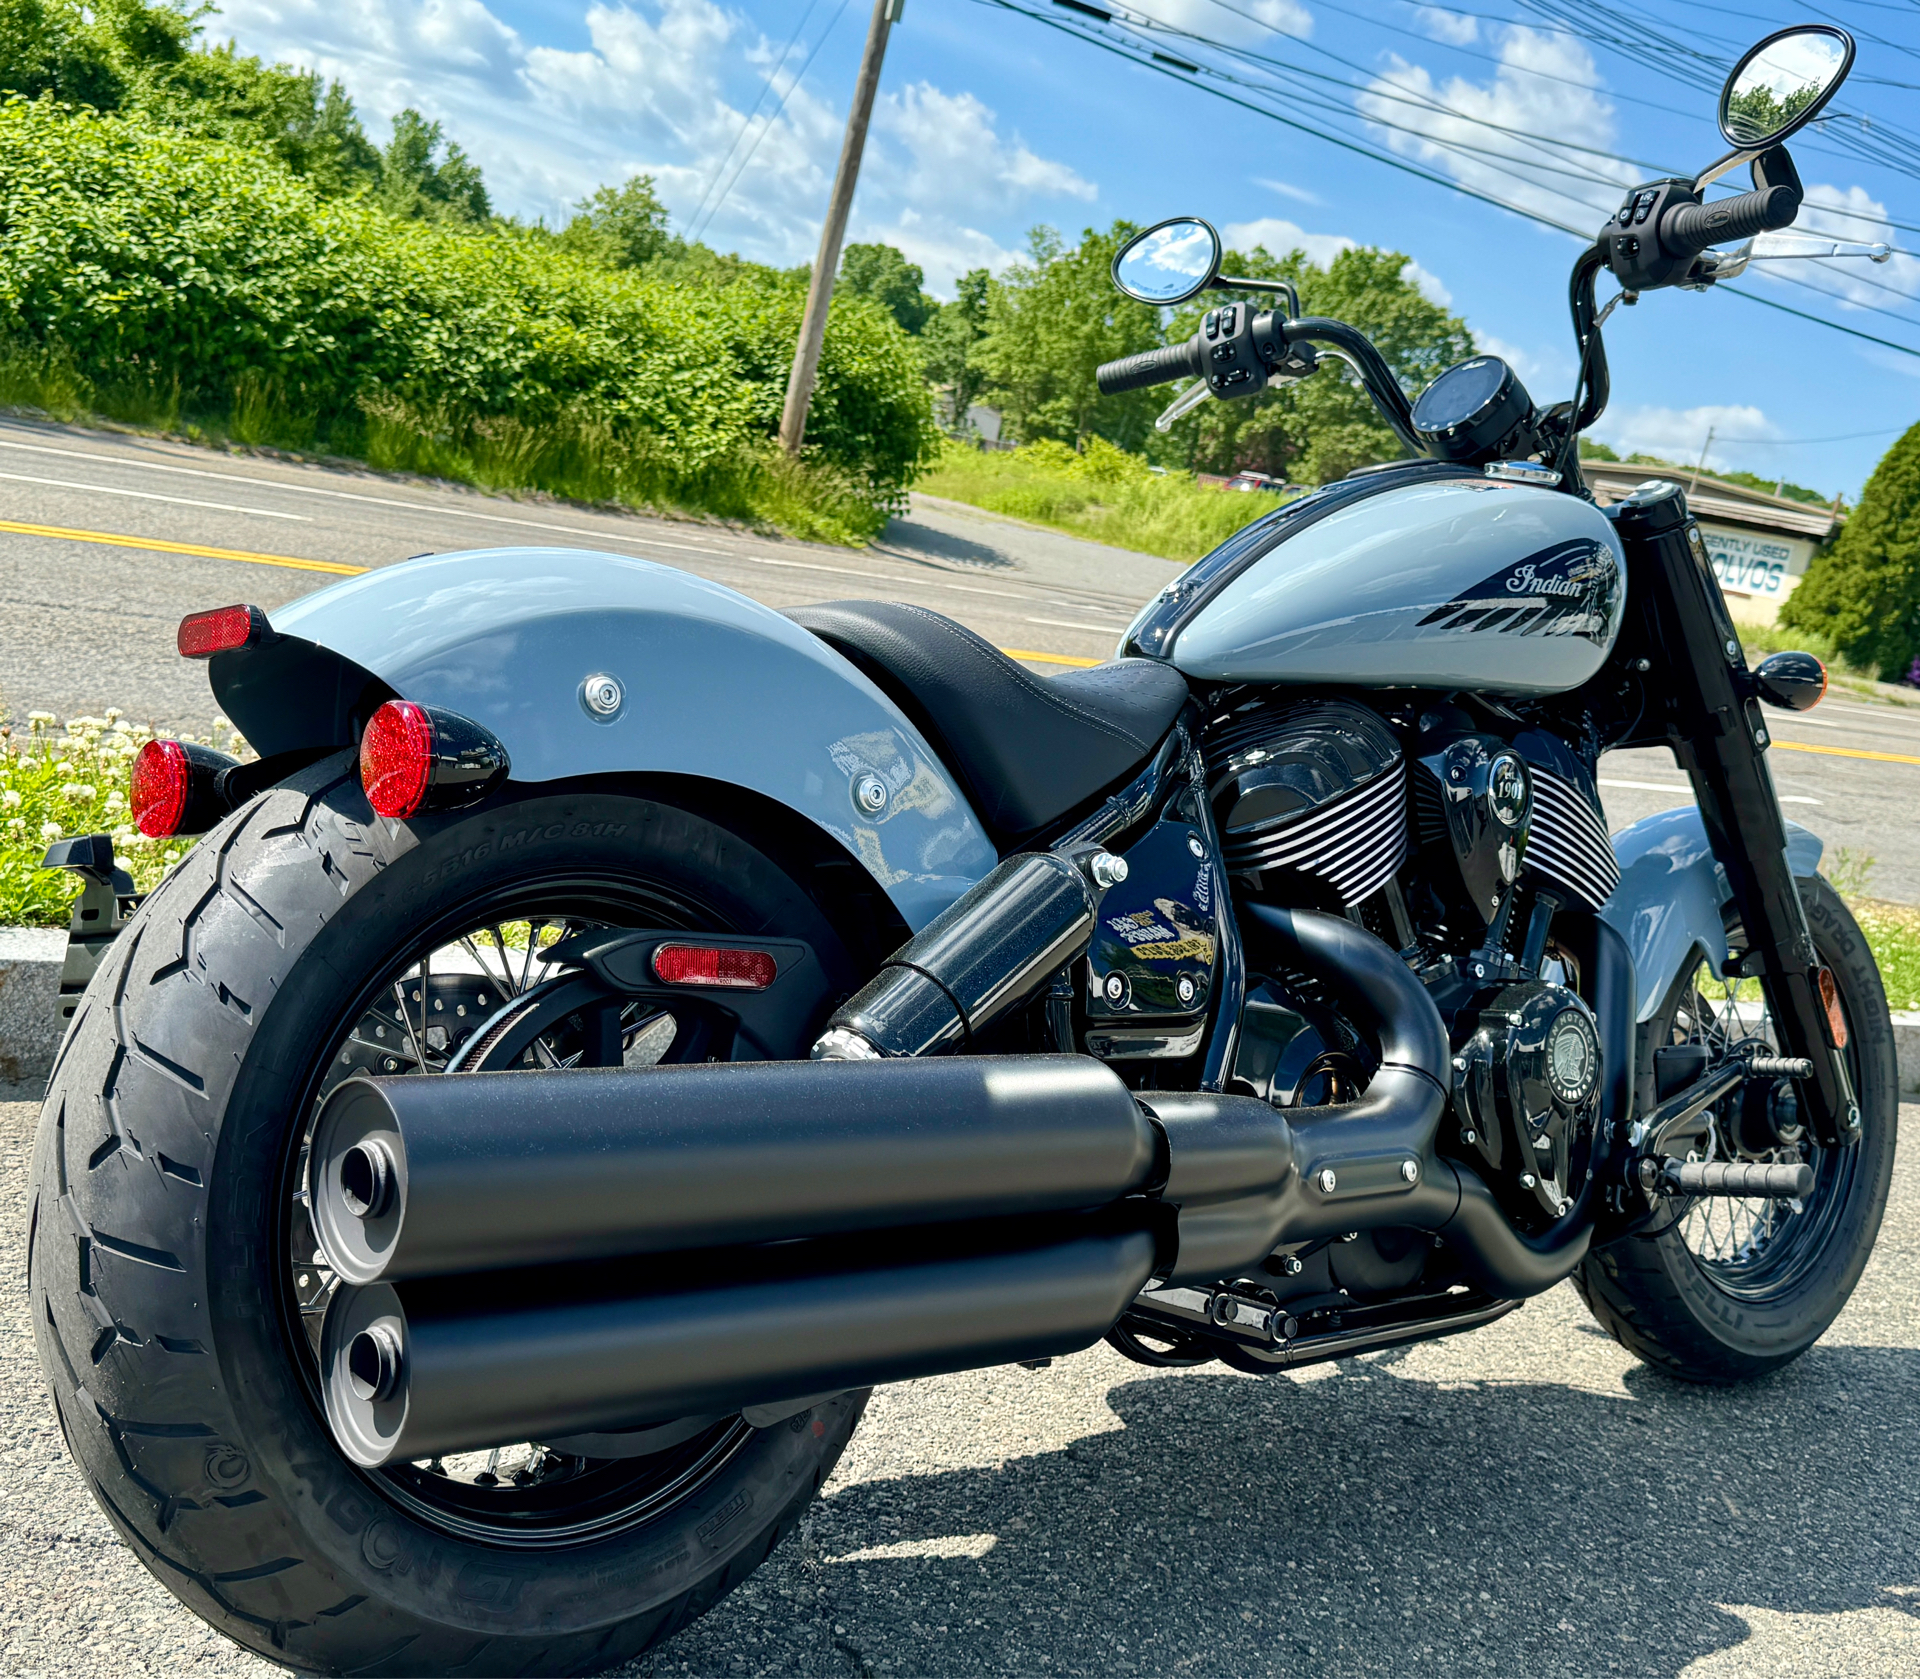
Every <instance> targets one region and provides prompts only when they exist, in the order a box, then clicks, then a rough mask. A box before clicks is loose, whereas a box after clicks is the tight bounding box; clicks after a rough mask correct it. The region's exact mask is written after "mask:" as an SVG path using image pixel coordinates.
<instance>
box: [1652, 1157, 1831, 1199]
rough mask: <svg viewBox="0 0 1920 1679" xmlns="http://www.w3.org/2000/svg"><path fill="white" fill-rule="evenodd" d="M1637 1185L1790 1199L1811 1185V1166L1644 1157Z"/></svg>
mask: <svg viewBox="0 0 1920 1679" xmlns="http://www.w3.org/2000/svg"><path fill="white" fill-rule="evenodd" d="M1640 1187H1641V1188H1642V1189H1644V1190H1645V1191H1646V1192H1647V1193H1648V1194H1649V1195H1728V1196H1736V1197H1740V1198H1742V1199H1753V1200H1772V1201H1793V1200H1797V1199H1799V1197H1801V1196H1803V1195H1806V1194H1808V1193H1809V1192H1810V1191H1811V1190H1812V1188H1813V1168H1812V1167H1811V1166H1809V1165H1807V1164H1806V1162H1805V1161H1802V1162H1800V1163H1799V1164H1798V1165H1795V1166H1767V1165H1762V1164H1761V1163H1760V1162H1758V1161H1748V1160H1712V1161H1691V1160H1687V1161H1682V1160H1643V1161H1641V1162H1640Z"/></svg>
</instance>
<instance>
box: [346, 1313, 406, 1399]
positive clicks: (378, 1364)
mask: <svg viewBox="0 0 1920 1679" xmlns="http://www.w3.org/2000/svg"><path fill="white" fill-rule="evenodd" d="M347 1385H348V1386H349V1387H351V1388H352V1389H353V1396H354V1398H356V1399H361V1400H365V1401H366V1402H367V1403H369V1404H372V1403H373V1402H375V1401H376V1400H381V1399H391V1398H392V1397H393V1396H394V1394H395V1392H397V1391H398V1389H399V1387H400V1337H399V1336H397V1335H396V1334H394V1332H393V1331H392V1330H391V1329H390V1328H388V1326H387V1325H386V1324H384V1323H376V1324H375V1325H374V1326H373V1327H372V1328H371V1329H363V1330H361V1331H360V1333H359V1334H358V1335H356V1336H354V1338H353V1339H352V1340H351V1341H349V1342H348V1343H347Z"/></svg>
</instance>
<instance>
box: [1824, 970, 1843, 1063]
mask: <svg viewBox="0 0 1920 1679" xmlns="http://www.w3.org/2000/svg"><path fill="white" fill-rule="evenodd" d="M1819 981H1820V1006H1821V1007H1822V1008H1824V1009H1825V1010H1826V1011H1827V1035H1828V1036H1829V1037H1830V1038H1832V1039H1833V1047H1834V1048H1835V1049H1845V1048H1846V1047H1847V1017H1846V1015H1844V1014H1843V1013H1842V1012H1841V1010H1840V987H1839V986H1837V985H1835V984H1834V983H1833V970H1832V969H1831V968H1822V969H1821V970H1820V975H1819Z"/></svg>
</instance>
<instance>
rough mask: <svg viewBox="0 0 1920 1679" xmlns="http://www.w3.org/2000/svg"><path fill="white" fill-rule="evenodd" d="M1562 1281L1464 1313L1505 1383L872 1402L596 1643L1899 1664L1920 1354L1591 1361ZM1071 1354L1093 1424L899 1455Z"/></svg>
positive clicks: (1379, 1365)
mask: <svg viewBox="0 0 1920 1679" xmlns="http://www.w3.org/2000/svg"><path fill="white" fill-rule="evenodd" d="M1563 1294H1564V1291H1556V1294H1555V1295H1554V1296H1552V1297H1549V1299H1548V1300H1547V1301H1543V1302H1541V1303H1539V1304H1537V1305H1536V1306H1534V1307H1532V1308H1530V1309H1529V1310H1528V1311H1527V1312H1524V1313H1521V1314H1518V1315H1517V1316H1516V1317H1515V1318H1513V1319H1509V1320H1508V1322H1507V1325H1505V1326H1499V1327H1497V1328H1496V1329H1495V1330H1493V1331H1486V1332H1483V1336H1491V1335H1499V1334H1501V1331H1502V1329H1505V1330H1506V1331H1507V1334H1506V1335H1505V1336H1504V1337H1503V1342H1504V1350H1505V1351H1509V1352H1514V1353H1517V1354H1518V1355H1519V1356H1518V1357H1517V1358H1514V1359H1513V1360H1511V1362H1512V1363H1514V1364H1516V1365H1519V1366H1522V1367H1524V1368H1525V1371H1526V1374H1524V1375H1522V1376H1521V1377H1520V1379H1512V1380H1508V1379H1500V1378H1494V1379H1488V1378H1487V1377H1486V1376H1485V1375H1484V1372H1485V1370H1486V1368H1487V1366H1488V1364H1489V1362H1490V1360H1489V1358H1488V1357H1487V1356H1486V1355H1487V1354H1488V1353H1489V1352H1494V1353H1496V1354H1498V1353H1499V1352H1500V1351H1502V1350H1503V1349H1502V1348H1494V1347H1487V1346H1484V1345H1483V1346H1482V1347H1481V1348H1479V1349H1477V1351H1478V1353H1479V1356H1474V1355H1473V1354H1469V1353H1467V1352H1466V1350H1465V1349H1466V1347H1467V1345H1468V1344H1469V1343H1470V1342H1471V1340H1472V1338H1471V1337H1469V1338H1465V1339H1464V1340H1462V1341H1459V1342H1454V1343H1443V1344H1441V1345H1440V1346H1439V1347H1432V1348H1424V1349H1415V1350H1413V1351H1411V1352H1410V1353H1401V1354H1387V1355H1382V1356H1381V1357H1378V1358H1376V1359H1370V1360H1357V1361H1344V1362H1343V1363H1342V1364H1340V1365H1338V1366H1335V1367H1332V1368H1331V1369H1328V1370H1323V1371H1321V1372H1307V1373H1302V1374H1301V1375H1299V1376H1294V1377H1282V1378H1278V1379H1274V1378H1267V1379H1247V1378H1243V1377H1238V1376H1234V1375H1231V1374H1224V1375H1223V1374H1219V1373H1217V1372H1218V1369H1219V1367H1218V1366H1214V1367H1211V1369H1198V1370H1192V1371H1187V1372H1175V1373H1169V1374H1168V1375H1167V1376H1164V1377H1162V1376H1146V1375H1141V1376H1139V1378H1138V1379H1134V1378H1133V1377H1131V1376H1129V1374H1128V1371H1129V1369H1130V1367H1128V1366H1125V1365H1123V1364H1122V1363H1121V1362H1120V1361H1119V1360H1118V1359H1117V1358H1114V1357H1112V1356H1111V1355H1109V1354H1107V1353H1106V1352H1105V1351H1104V1350H1101V1351H1097V1352H1095V1353H1091V1354H1085V1355H1082V1356H1081V1357H1080V1358H1078V1359H1075V1360H1072V1361H1063V1362H1062V1363H1061V1364H1057V1365H1056V1366H1055V1367H1054V1368H1053V1370H1051V1371H1049V1372H1046V1373H1044V1374H1038V1375H1032V1376H1028V1375H1026V1374H1025V1373H1023V1372H1019V1371H1011V1372H988V1373H984V1374H983V1375H982V1376H977V1377H972V1378H966V1377H955V1378H946V1379H944V1380H942V1381H940V1382H930V1383H923V1384H917V1386H916V1387H915V1388H913V1389H908V1390H896V1393H895V1394H894V1395H892V1396H889V1395H886V1394H882V1395H880V1396H878V1397H877V1399H876V1404H875V1411H874V1412H872V1413H870V1414H869V1421H868V1424H867V1428H868V1430H871V1432H870V1433H868V1434H866V1436H865V1441H866V1442H867V1444H866V1446H865V1450H864V1451H863V1442H862V1439H861V1437H859V1436H857V1437H856V1443H855V1446H854V1448H853V1453H852V1454H850V1458H849V1468H850V1469H851V1470H852V1471H853V1472H854V1473H856V1474H860V1475H862V1476H864V1477H868V1478H863V1479H860V1480H858V1481H855V1482H854V1483H853V1484H850V1485H844V1486H842V1487H840V1488H839V1489H838V1490H837V1491H833V1492H831V1493H830V1495H829V1496H828V1497H827V1498H826V1499H824V1500H823V1501H822V1502H821V1503H820V1504H819V1505H817V1506H816V1508H815V1513H814V1515H813V1517H812V1518H811V1520H810V1522H809V1523H808V1526H807V1529H806V1530H805V1532H804V1534H803V1536H802V1538H801V1539H800V1540H799V1541H798V1542H795V1541H789V1542H788V1544H786V1545H785V1546H783V1547H782V1548H781V1551H780V1553H779V1554H778V1555H776V1556H775V1558H774V1559H773V1562H772V1564H771V1565H770V1566H769V1567H767V1568H766V1569H764V1570H762V1572H761V1573H760V1574H759V1575H758V1576H756V1577H755V1579H754V1580H753V1581H752V1582H750V1583H749V1585H748V1586H747V1587H746V1588H745V1589H744V1590H743V1591H741V1592H740V1593H739V1594H737V1595H736V1596H735V1597H734V1598H732V1599H731V1600H729V1601H728V1602H727V1603H726V1604H723V1605H722V1606H721V1608H720V1609H719V1610H718V1611H717V1612H716V1613H714V1614H713V1615H711V1616H710V1617H709V1618H708V1619H707V1620H705V1621H703V1622H701V1623H699V1624H698V1625H697V1626H695V1627H694V1628H692V1629H690V1630H689V1632H688V1633H687V1634H686V1635H684V1636H683V1637H681V1638H679V1639H676V1640H674V1641H673V1642H671V1643H670V1644H668V1645H667V1646H666V1647H665V1648H664V1649H662V1650H660V1651H658V1652H656V1653H655V1654H654V1655H653V1656H652V1657H650V1658H648V1659H647V1660H645V1661H643V1662H642V1663H639V1664H637V1665H636V1666H635V1667H633V1668H632V1669H629V1670H627V1671H630V1672H634V1673H646V1674H655V1673H657V1674H672V1673H678V1672H682V1671H690V1672H692V1673H695V1674H702V1673H723V1672H725V1673H759V1672H767V1673H775V1674H814V1673H820V1674H873V1675H880V1674H903V1675H904V1674H916V1675H918V1674H959V1673H973V1672H977V1673H993V1674H1026V1673H1047V1674H1054V1673H1089V1674H1113V1673H1146V1674H1165V1673H1185V1672H1198V1673H1224V1674H1249V1675H1265V1674H1300V1675H1316V1676H1317V1675H1349V1674H1351V1675H1363V1674H1364V1675H1404V1674H1434V1675H1448V1674H1454V1673H1460V1672H1486V1673H1494V1674H1499V1675H1513V1676H1521V1675H1526V1676H1546V1675H1562V1674H1564V1675H1588V1674H1614V1673H1619V1674H1629V1675H1643V1674H1644V1675H1677V1674H1680V1673H1681V1672H1682V1671H1683V1670H1686V1669H1688V1668H1689V1664H1692V1663H1696V1662H1698V1663H1700V1664H1701V1665H1700V1666H1698V1667H1695V1668H1693V1669H1692V1670H1691V1674H1690V1679H1692V1676H1693V1675H1700V1676H1705V1675H1708V1674H1724V1675H1729V1676H1731V1675H1740V1676H1742V1679H1749V1676H1753V1675H1759V1674H1767V1673H1772V1672H1776V1671H1777V1672H1781V1673H1786V1672H1793V1673H1796V1674H1798V1673H1848V1674H1854V1673H1867V1672H1872V1673H1898V1672H1911V1671H1914V1670H1915V1661H1916V1655H1917V1654H1920V1615H1916V1613H1915V1610H1916V1608H1920V1595H1913V1594H1915V1593H1920V1560H1917V1559H1920V1507H1917V1505H1916V1499H1915V1496H1914V1495H1915V1487H1916V1482H1920V1449H1917V1448H1920V1379H1917V1378H1920V1353H1915V1352H1913V1351H1910V1350H1906V1349H1890V1348H1880V1347H1862V1346H1847V1345H1822V1346H1820V1347H1817V1348H1816V1349H1815V1350H1814V1351H1813V1352H1811V1353H1809V1354H1808V1355H1807V1356H1806V1357H1805V1358H1803V1359H1802V1360H1801V1361H1799V1362H1798V1363H1797V1364H1795V1365H1792V1366H1790V1367H1789V1368H1788V1369H1786V1370H1785V1371H1783V1372H1781V1373H1780V1374H1778V1375H1776V1376H1773V1377H1770V1378H1768V1379H1766V1380H1764V1381H1762V1382H1760V1383H1758V1384H1756V1385H1753V1386H1750V1387H1747V1388H1744V1389H1739V1390H1714V1389H1706V1388H1698V1387H1691V1386H1686V1385H1684V1384H1681V1383H1678V1382H1675V1381H1672V1380H1670V1379H1668V1378H1666V1377H1664V1376H1661V1375H1658V1374H1655V1373H1653V1372H1651V1371H1648V1370H1645V1369H1642V1368H1641V1367H1639V1366H1638V1365H1629V1366H1628V1368H1627V1369H1626V1370H1625V1373H1624V1375H1622V1373H1621V1364H1622V1362H1623V1361H1624V1360H1625V1355H1624V1354H1623V1353H1621V1352H1620V1351H1619V1349H1618V1348H1616V1347H1615V1346H1614V1345H1613V1343H1612V1342H1611V1341H1610V1340H1608V1339H1606V1338H1605V1337H1604V1336H1602V1335H1601V1333H1600V1331H1599V1330H1597V1329H1595V1328H1593V1326H1592V1325H1591V1324H1590V1323H1587V1322H1582V1321H1576V1319H1575V1316H1574V1314H1575V1313H1578V1312H1579V1307H1578V1303H1577V1302H1576V1301H1574V1300H1573V1299H1572V1297H1571V1295H1570V1294H1565V1295H1564V1298H1562V1295H1563ZM1580 1315H1581V1316H1582V1317H1584V1314H1583V1313H1582V1314H1580ZM1549 1316H1550V1317H1557V1318H1563V1319H1564V1320H1565V1321H1564V1323H1545V1322H1543V1321H1542V1319H1543V1318H1547V1317H1549ZM1528 1319H1531V1320H1532V1322H1531V1325H1530V1328H1531V1330H1532V1333H1531V1334H1530V1335H1524V1336H1523V1335H1521V1334H1518V1333H1515V1332H1518V1331H1520V1329H1521V1325H1522V1323H1523V1321H1524V1320H1528ZM1543 1330H1546V1331H1549V1333H1546V1334H1542V1333H1541V1332H1542V1331H1543ZM1523 1343H1524V1345H1523ZM1569 1343H1572V1344H1571V1345H1569ZM1095 1360H1099V1361H1103V1362H1101V1363H1099V1364H1098V1365H1095V1364H1094V1363H1093V1362H1092V1361H1095ZM1555 1363H1557V1364H1558V1365H1559V1366H1560V1367H1561V1369H1562V1371H1563V1372H1564V1377H1565V1380H1564V1381H1556V1380H1554V1379H1553V1377H1552V1375H1551V1374H1548V1372H1549V1371H1550V1370H1551V1367H1552V1366H1553V1365H1554V1364H1555ZM1589 1366H1591V1368H1589ZM1437 1367H1438V1368H1441V1369H1442V1370H1443V1373H1441V1374H1438V1375H1435V1374H1434V1371H1435V1370H1436V1368H1437ZM1414 1370H1418V1371H1419V1372H1420V1374H1419V1375H1414V1374H1411V1373H1410V1372H1412V1371H1414ZM1109 1372H1110V1373H1109ZM1474 1372H1480V1373H1481V1374H1477V1375H1476V1374H1475V1373H1474ZM1542 1374H1546V1379H1537V1378H1538V1377H1539V1376H1540V1375H1542ZM1008 1378H1022V1379H1024V1380H1025V1381H1026V1382H1028V1383H1030V1384H1034V1385H1033V1386H1031V1387H1029V1388H1028V1389H1026V1390H1023V1389H1021V1388H1020V1387H1019V1386H1017V1385H1016V1384H1015V1383H1014V1382H1012V1381H1010V1380H1008ZM1088 1379H1091V1381H1092V1382H1093V1383H1094V1384H1095V1386H1094V1389H1093V1391H1091V1392H1089V1393H1088V1394H1087V1395H1086V1398H1087V1399H1088V1400H1089V1401H1091V1402H1093V1406H1094V1408H1095V1410H1096V1411H1097V1403H1098V1398H1099V1394H1098V1388H1099V1386H1102V1385H1104V1383H1105V1382H1106V1381H1108V1380H1114V1381H1117V1383H1118V1385H1115V1386H1112V1387H1111V1388H1110V1389H1109V1390H1108V1391H1107V1392H1106V1393H1105V1400H1106V1403H1107V1405H1109V1406H1110V1407H1111V1417H1112V1418H1113V1419H1117V1422H1118V1424H1119V1426H1118V1428H1117V1429H1113V1430H1112V1431H1110V1432H1100V1433H1094V1434H1091V1435H1088V1436H1086V1437H1083V1438H1080V1439H1077V1440H1074V1441H1073V1442H1072V1443H1071V1444H1069V1445H1067V1446H1066V1447H1065V1448H1064V1449H1051V1450H1044V1451H1041V1452H1040V1453H1039V1454H1038V1455H1034V1456H1022V1457H1009V1459H1008V1460H1007V1461H1006V1463H1005V1465H1004V1467H999V1468H953V1469H949V1470H946V1471H938V1470H936V1471H934V1472H929V1473H915V1472H914V1467H913V1459H914V1457H915V1456H919V1457H921V1458H922V1459H924V1458H926V1457H929V1456H936V1457H943V1458H949V1459H951V1458H954V1457H957V1456H960V1455H961V1454H962V1453H963V1452H964V1450H965V1437H966V1434H967V1431H969V1430H971V1431H973V1432H974V1433H975V1434H977V1435H989V1434H996V1433H1000V1432H1002V1430H1003V1426H1004V1425H1005V1424H1006V1423H1007V1422H1008V1421H1009V1420H1011V1421H1013V1422H1014V1425H1015V1427H1017V1417H1013V1418H1010V1416H1009V1412H1010V1411H1013V1412H1018V1411H1024V1412H1027V1413H1029V1414H1030V1415H1032V1416H1034V1417H1036V1418H1037V1417H1038V1414H1039V1411H1040V1408H1041V1407H1043V1406H1046V1405H1047V1404H1048V1400H1047V1399H1046V1398H1045V1397H1043V1390H1042V1389H1041V1388H1040V1387H1039V1386H1038V1384H1043V1383H1047V1382H1050V1381H1051V1382H1061V1381H1068V1382H1072V1381H1085V1380H1088ZM940 1390H945V1391H944V1392H941V1391H940ZM1596 1390H1599V1391H1596ZM1608 1390H1610V1391H1608ZM876 1425H882V1426H884V1428H885V1430H886V1433H885V1434H884V1435H883V1433H882V1427H880V1426H876ZM935 1428H939V1429H941V1430H953V1431H956V1432H957V1435H958V1438H956V1437H955V1436H954V1435H953V1434H946V1435H943V1436H941V1437H935V1436H934V1433H933V1430H934V1429H935ZM856 1460H860V1461H857V1462H856ZM1748 1609H1751V1610H1752V1611H1754V1613H1752V1614H1748V1615H1744V1616H1743V1614H1742V1613H1738V1612H1735V1611H1743V1610H1748ZM1862 1610H1865V1611H1871V1613H1869V1614H1867V1615H1865V1616H1861V1615H1858V1614H1851V1613H1850V1612H1856V1611H1862ZM1769 1612H1770V1613H1771V1614H1772V1615H1787V1616H1794V1617H1806V1616H1820V1617H1842V1618H1841V1619H1837V1620H1833V1621H1824V1622H1819V1623H1814V1624H1811V1625H1809V1624H1808V1623H1806V1622H1800V1621H1796V1622H1793V1623H1775V1622H1773V1621H1772V1620H1771V1618H1770V1614H1769ZM1750 1631H1751V1635H1752V1636H1751V1640H1750ZM1781 1638H1784V1639H1786V1640H1787V1642H1788V1643H1789V1644H1790V1645H1791V1646H1792V1649H1791V1651H1789V1650H1788V1649H1787V1648H1786V1647H1785V1646H1782V1647H1780V1648H1779V1649H1778V1650H1777V1651H1774V1650H1772V1649H1771V1648H1770V1644H1771V1642H1773V1641H1777V1640H1779V1639H1781ZM1889 1646H1891V1647H1889ZM1716 1652H1720V1653H1721V1654H1720V1655H1719V1656H1718V1658H1717V1659H1715V1653H1716ZM1794 1652H1797V1656H1796V1655H1795V1654H1794ZM1776 1656H1777V1657H1778V1658H1779V1665H1776V1660H1775V1658H1776ZM1810 1657H1811V1660H1810V1662H1809V1658H1810ZM1703 1658H1705V1659H1704V1660H1703Z"/></svg>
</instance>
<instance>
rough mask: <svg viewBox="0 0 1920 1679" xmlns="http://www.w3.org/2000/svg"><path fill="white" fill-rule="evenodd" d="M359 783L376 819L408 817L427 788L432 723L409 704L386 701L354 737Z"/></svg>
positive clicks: (420, 709) (430, 776)
mask: <svg viewBox="0 0 1920 1679" xmlns="http://www.w3.org/2000/svg"><path fill="white" fill-rule="evenodd" d="M360 785H361V786H362V787H364V788H366V790H367V803H368V804H370V805H372V806H373V810H374V814H375V815H376V816H392V817H400V818H404V817H408V816H412V815H413V814H414V813H415V812H416V811H417V810H419V808H420V807H421V805H422V804H424V803H425V802H426V797H427V789H428V788H429V787H431V786H432V785H433V719H432V718H431V717H429V716H428V715H427V708H426V707H425V706H421V705H415V704H414V703H413V701H412V700H388V701H387V703H386V704H385V705H383V706H382V707H381V708H380V709H379V710H378V711H376V712H375V713H374V714H373V716H372V717H370V718H369V719H368V720H367V728H366V732H365V733H364V734H363V735H361V737H360Z"/></svg>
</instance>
